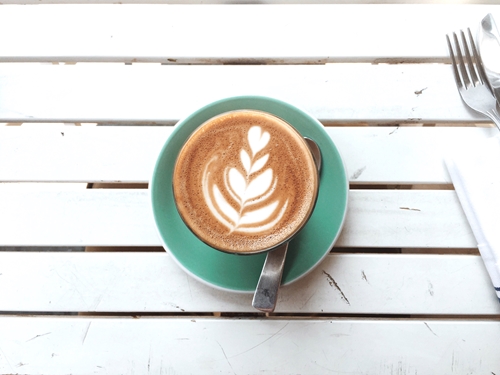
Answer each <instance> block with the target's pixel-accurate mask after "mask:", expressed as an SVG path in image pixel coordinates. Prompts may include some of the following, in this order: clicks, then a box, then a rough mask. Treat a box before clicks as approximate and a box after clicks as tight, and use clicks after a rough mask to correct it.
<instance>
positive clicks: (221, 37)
mask: <svg viewBox="0 0 500 375" xmlns="http://www.w3.org/2000/svg"><path fill="white" fill-rule="evenodd" d="M15 1H18V0H15ZM49 1H50V0H49ZM37 3H38V2H37ZM487 13H493V14H494V15H495V16H496V18H497V19H498V18H500V6H499V5H471V6H467V7H464V6H462V5H461V4H455V5H443V4H441V5H438V4H432V5H430V4H427V5H422V4H408V5H399V6H398V5H394V4H391V5H384V4H334V5H310V4H309V5H300V4H295V5H292V6H284V5H282V4H281V5H266V6H262V5H216V6H206V5H169V6H166V5H146V6H145V5H131V4H128V5H117V4H112V5H110V4H108V5H104V4H100V5H89V4H83V5H71V6H68V5H64V6H61V5H43V6H37V7H18V6H4V7H2V12H1V14H0V34H1V35H9V38H4V40H3V43H2V49H1V51H0V61H19V62H24V61H52V62H53V61H56V62H74V61H77V62H80V61H114V62H118V61H119V62H164V63H222V62H225V63H233V62H236V63H241V62H244V63H245V62H249V61H251V62H270V63H282V62H283V61H285V62H288V63H290V62H292V63H304V62H307V63H325V62H339V61H362V62H384V61H391V62H401V61H417V60H427V61H445V60H448V52H447V48H446V42H445V39H444V36H445V34H446V33H449V32H453V31H455V30H458V29H461V28H466V27H471V28H473V30H475V28H476V27H477V25H478V23H479V21H480V20H481V19H482V18H483V17H484V16H485V15H486V14H487ZM452 15H453V17H452ZM23 25H29V26H30V27H23ZM131 25H133V27H132V26H131ZM13 30H15V31H16V32H15V33H14V32H12V31H13ZM33 30H36V32H33ZM346 35H348V38H346Z"/></svg>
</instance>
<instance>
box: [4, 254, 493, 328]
mask: <svg viewBox="0 0 500 375" xmlns="http://www.w3.org/2000/svg"><path fill="white" fill-rule="evenodd" d="M26 275H29V277H27V276H26ZM251 302H252V295H251V294H246V293H243V294H242V293H231V292H224V291H220V290H218V289H215V288H213V287H211V286H208V285H205V284H203V283H201V282H199V281H198V280H196V279H194V278H192V277H191V276H189V275H188V274H186V273H185V272H184V271H183V270H182V269H181V268H180V267H179V266H178V265H177V264H176V263H175V261H174V260H173V259H172V258H171V257H170V256H169V255H168V254H167V253H164V252H153V253H151V252H143V253H140V252H136V253H120V252H111V253H105V252H104V253H103V252H93V253H61V252H57V253H47V252H45V253H37V252H29V253H28V252H3V253H0V310H1V311H5V312H9V311H11V312H15V311H24V312H32V311H35V312H36V311H49V312H50V311H54V312H58V311H76V312H78V311H84V312H111V313H115V312H124V313H126V312H131V313H132V312H133V313H135V314H143V313H149V312H172V313H182V312H191V313H199V312H213V311H220V312H239V313H244V312H246V313H254V312H256V311H255V310H254V309H253V307H252V304H251ZM276 312H280V313H295V314H311V313H325V314H327V313H334V314H414V315H415V314H427V315H431V314H433V315H442V314H448V315H450V314H451V315H467V314H471V315H472V314H475V315H480V314H481V315H483V314H484V315H488V314H500V304H499V303H498V299H497V298H496V294H495V291H494V289H493V287H492V285H491V281H490V279H489V277H488V274H487V272H486V271H485V269H484V265H483V262H482V260H481V258H480V257H479V256H474V255H429V254H427V255H408V254H392V255H391V254H331V255H329V256H327V258H326V259H325V260H324V261H323V262H322V263H321V264H320V265H319V266H318V267H317V268H315V269H314V270H313V271H312V272H311V273H310V274H308V275H307V276H305V277H304V278H302V279H301V280H298V281H296V282H295V283H292V284H291V285H287V286H285V287H283V288H281V290H280V294H279V300H278V306H277V309H276ZM0 336H1V335H0Z"/></svg>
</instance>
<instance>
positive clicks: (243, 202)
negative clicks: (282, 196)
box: [202, 126, 288, 233]
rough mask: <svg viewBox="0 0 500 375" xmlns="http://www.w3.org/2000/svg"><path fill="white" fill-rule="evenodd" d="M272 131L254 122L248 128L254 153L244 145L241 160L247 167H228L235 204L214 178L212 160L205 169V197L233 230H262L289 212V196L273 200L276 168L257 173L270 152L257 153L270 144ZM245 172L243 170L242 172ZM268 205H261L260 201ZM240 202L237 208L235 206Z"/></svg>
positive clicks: (227, 182)
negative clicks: (255, 124)
mask: <svg viewBox="0 0 500 375" xmlns="http://www.w3.org/2000/svg"><path fill="white" fill-rule="evenodd" d="M269 139H270V135H269V133H268V132H263V131H262V129H261V127H259V126H253V127H251V128H250V129H249V130H248V143H249V145H250V150H251V155H249V154H248V152H247V151H245V150H244V149H242V150H241V151H240V161H241V165H242V166H243V171H240V170H239V169H238V168H234V167H233V168H229V167H228V168H226V170H225V171H224V185H223V188H224V189H225V190H226V191H227V192H228V194H229V195H230V197H231V198H232V200H233V201H234V203H233V204H230V203H229V202H228V201H227V200H226V199H225V198H224V194H222V192H221V190H220V188H219V187H218V186H217V184H216V183H213V181H212V179H211V178H210V169H211V168H210V166H211V162H212V161H215V160H211V161H210V162H208V163H207V166H206V167H205V171H204V173H203V180H202V186H203V197H204V198H205V201H206V203H207V205H208V207H209V209H210V211H211V212H212V214H213V215H214V217H215V218H217V220H219V221H220V222H221V223H222V224H224V225H225V226H226V227H227V228H228V229H229V230H230V233H232V232H233V231H239V232H246V233H258V232H262V231H265V230H267V229H270V228H272V227H273V226H275V225H276V224H277V223H278V222H279V221H280V220H281V218H282V217H283V214H284V213H285V210H286V207H287V204H288V200H285V201H284V202H280V200H279V199H277V200H273V199H272V195H273V194H272V193H273V191H274V190H275V189H276V185H277V182H278V181H277V177H276V176H275V175H273V170H272V168H267V169H265V170H264V172H262V173H260V174H257V172H259V171H260V170H261V169H262V168H264V167H265V165H266V163H267V161H268V160H269V154H264V155H263V156H260V157H257V154H258V153H259V151H261V150H262V149H264V148H265V147H266V145H267V144H268V142H269ZM242 172H243V173H242ZM262 202H263V203H264V204H265V205H264V206H260V205H259V204H260V203H262ZM235 205H236V209H235V208H234V206H235ZM254 207H257V208H254Z"/></svg>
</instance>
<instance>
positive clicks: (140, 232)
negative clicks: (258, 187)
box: [0, 189, 476, 248]
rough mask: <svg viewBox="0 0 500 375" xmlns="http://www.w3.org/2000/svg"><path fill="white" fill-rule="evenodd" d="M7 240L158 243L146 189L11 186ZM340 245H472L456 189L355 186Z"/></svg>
mask: <svg viewBox="0 0 500 375" xmlns="http://www.w3.org/2000/svg"><path fill="white" fill-rule="evenodd" d="M0 227H1V228H2V231H0V244H2V245H3V246H161V242H160V240H159V238H158V235H157V233H156V228H155V223H154V220H153V215H152V212H151V208H150V199H149V192H148V191H147V190H143V189H119V190H110V189H91V190H83V191H60V192H57V191H32V192H23V191H21V192H17V191H6V192H4V193H3V194H2V195H0ZM337 246H340V247H407V248H412V247H415V248H422V247H430V248H449V247H451V248H475V247H476V242H475V241H474V237H473V235H472V232H471V230H470V227H469V224H468V222H467V219H466V218H465V215H464V214H463V211H462V208H461V206H460V203H459V201H458V198H457V196H456V194H455V192H454V191H439V190H436V191H433V190H422V191H419V190H351V191H350V192H349V207H348V213H347V217H346V222H345V226H344V229H343V231H342V233H341V236H340V238H339V239H338V241H337Z"/></svg>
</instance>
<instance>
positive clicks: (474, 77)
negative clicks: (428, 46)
mask: <svg viewBox="0 0 500 375" xmlns="http://www.w3.org/2000/svg"><path fill="white" fill-rule="evenodd" d="M467 32H468V37H469V42H467V39H466V37H465V33H464V32H463V30H460V36H461V40H462V46H463V49H464V52H465V56H464V54H463V53H462V49H461V47H460V42H459V40H458V37H457V34H456V33H453V41H454V42H455V51H454V50H453V47H452V43H451V41H450V37H449V36H448V35H446V40H447V41H448V49H449V50H450V57H451V61H452V65H453V72H454V74H455V81H456V83H457V88H458V92H459V93H460V96H461V97H462V100H463V101H464V102H465V104H467V105H468V106H469V107H471V108H472V109H474V110H475V111H477V112H480V113H482V114H484V115H486V116H488V117H489V118H490V119H491V120H492V121H493V122H494V123H495V125H496V126H497V127H498V129H500V114H499V113H498V110H497V101H496V98H495V96H494V95H493V93H492V92H491V90H490V87H489V84H488V81H487V80H486V78H485V74H484V71H483V66H482V65H481V60H480V59H479V54H478V53H477V49H476V45H475V43H474V39H473V38H472V34H471V32H470V29H469V28H468V29H467ZM469 44H470V48H469ZM470 49H472V55H471V52H470ZM457 60H458V63H457Z"/></svg>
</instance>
